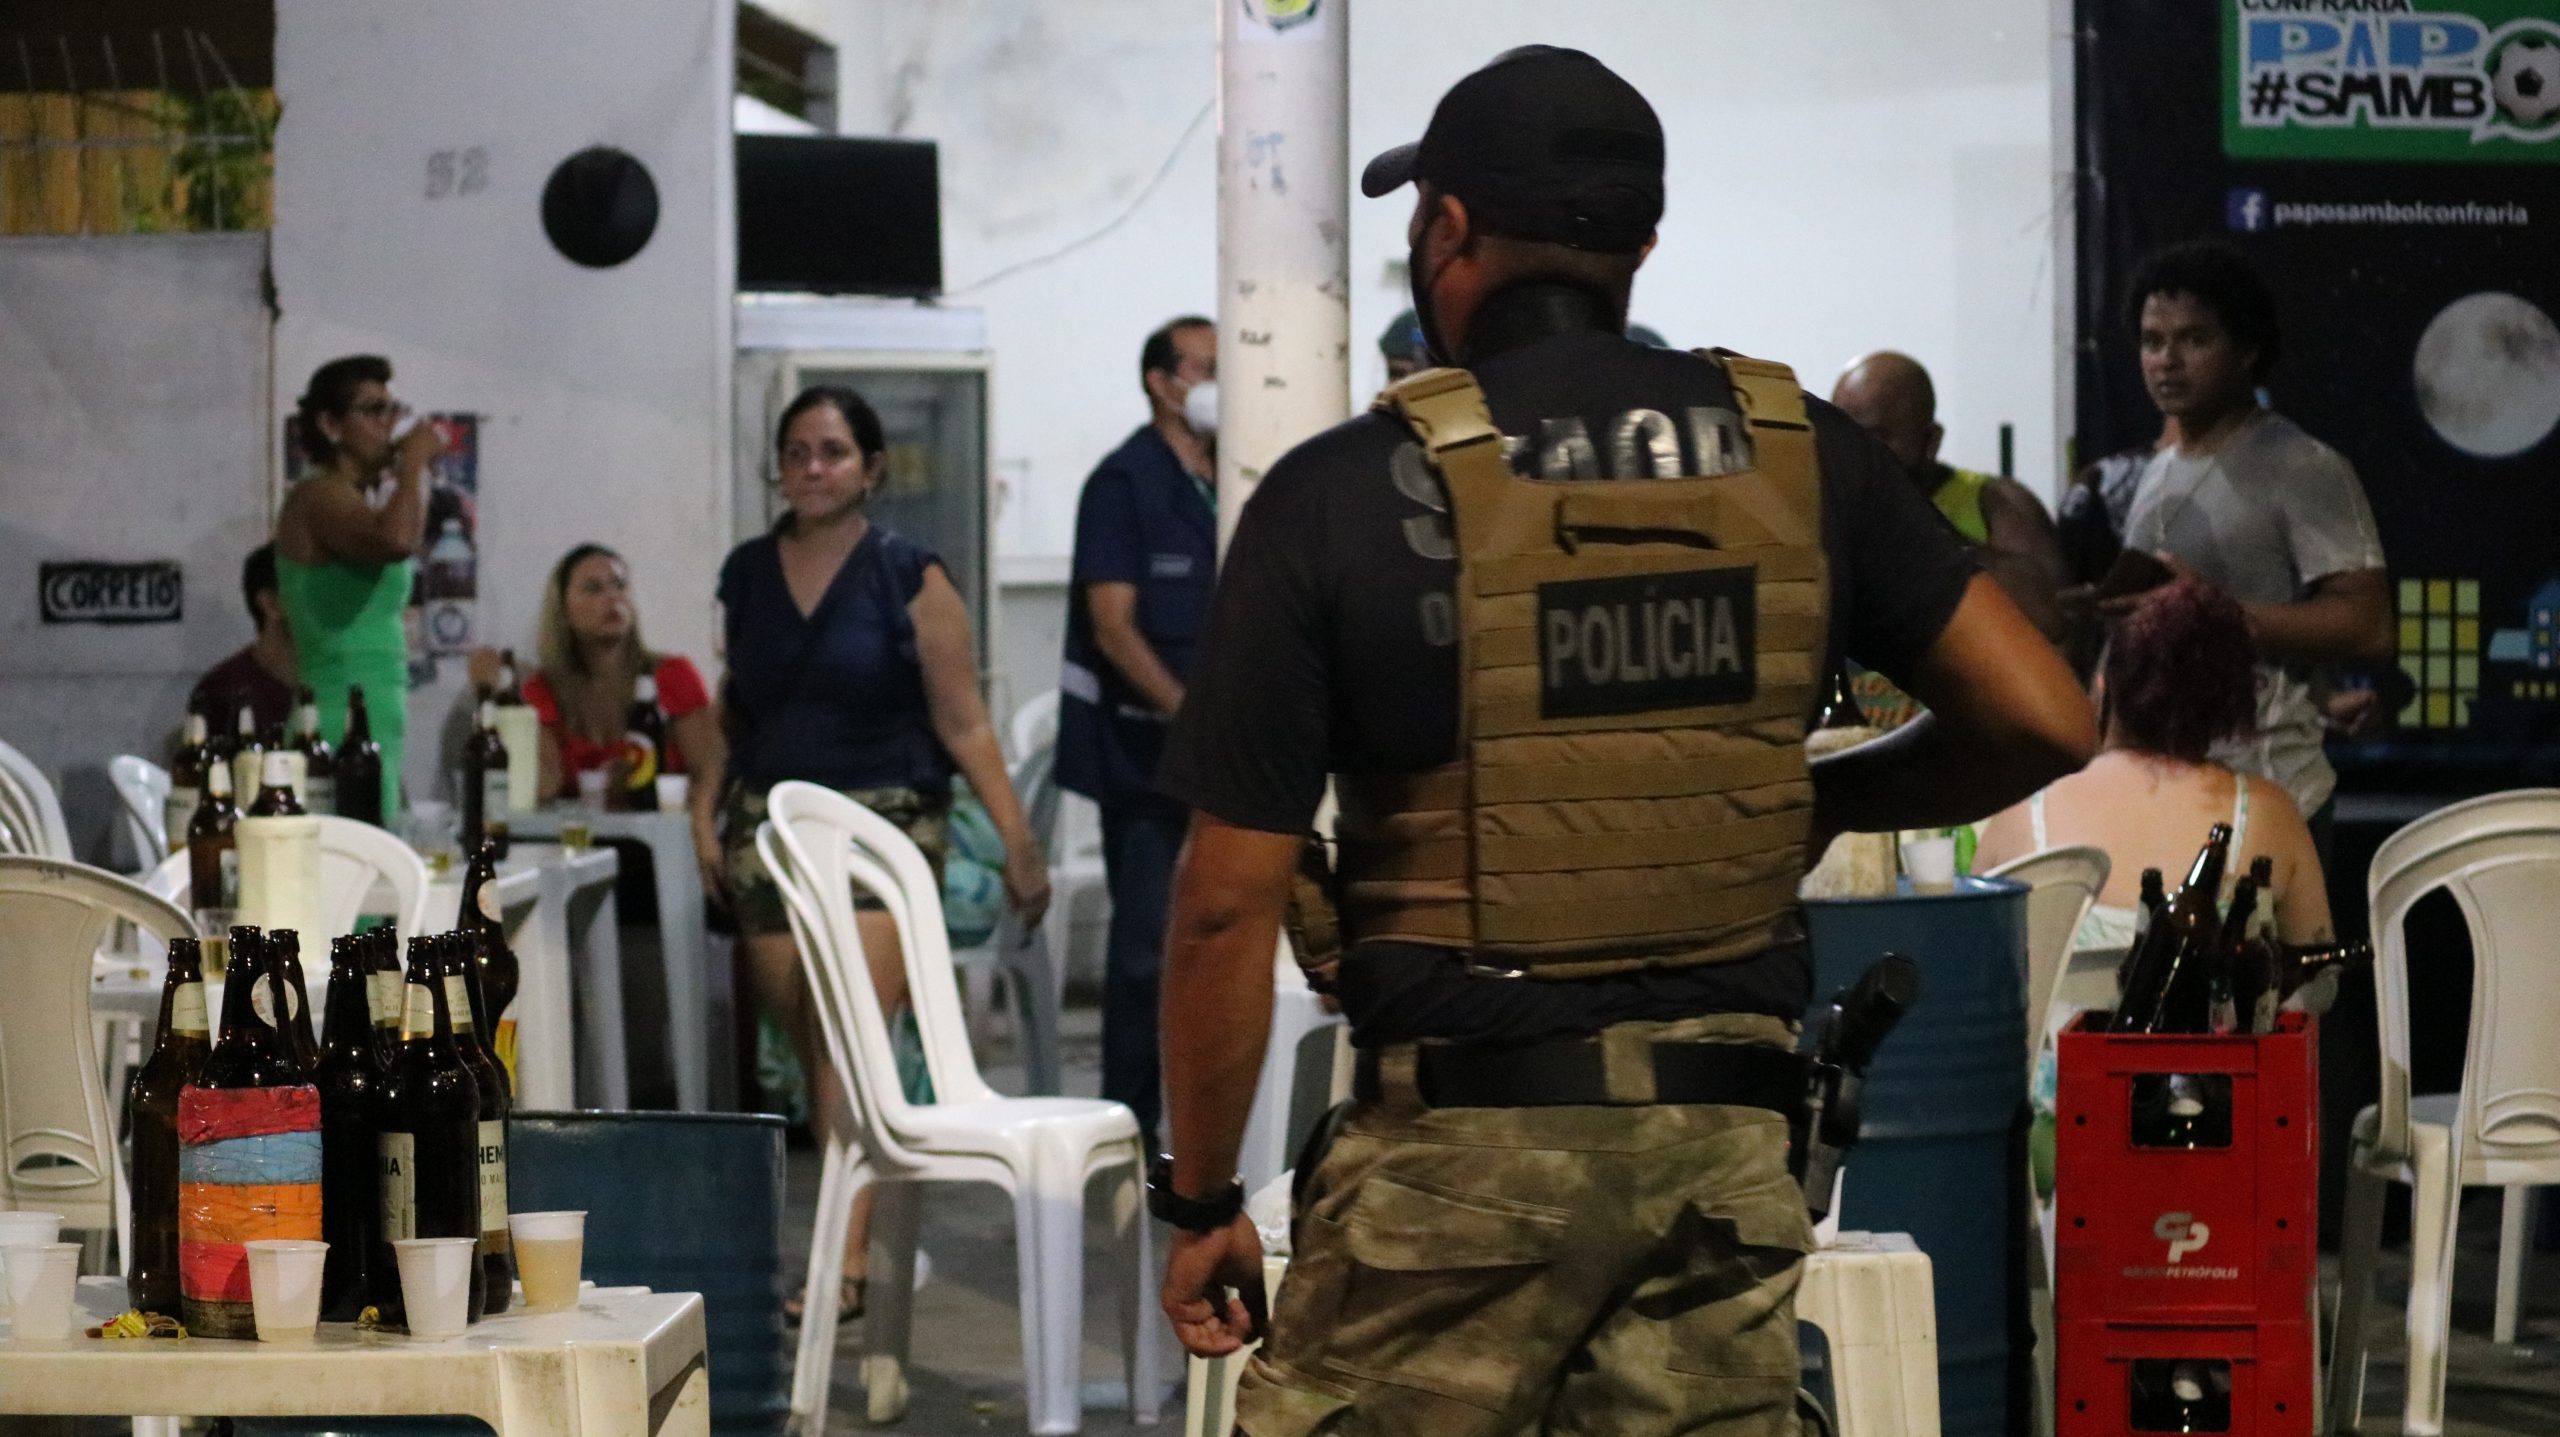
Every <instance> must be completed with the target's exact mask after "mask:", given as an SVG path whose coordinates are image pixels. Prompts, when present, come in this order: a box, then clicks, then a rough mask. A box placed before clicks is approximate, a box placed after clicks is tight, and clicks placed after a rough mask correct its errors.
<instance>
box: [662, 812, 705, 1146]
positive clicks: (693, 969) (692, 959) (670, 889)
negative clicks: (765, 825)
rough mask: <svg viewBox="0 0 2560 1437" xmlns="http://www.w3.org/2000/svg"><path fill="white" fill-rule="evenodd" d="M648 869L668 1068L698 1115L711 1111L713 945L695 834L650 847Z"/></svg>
mask: <svg viewBox="0 0 2560 1437" xmlns="http://www.w3.org/2000/svg"><path fill="white" fill-rule="evenodd" d="M649 866H650V868H651V869H652V870H653V873H652V877H653V879H654V881H655V882H656V884H657V890H658V945H659V946H658V951H659V953H660V955H661V959H662V961H663V962H664V963H665V965H666V979H667V1063H668V1065H669V1066H670V1067H671V1068H673V1069H674V1071H675V1075H676V1106H677V1107H678V1108H680V1109H682V1110H683V1111H685V1112H688V1113H699V1112H702V1111H704V1110H705V1109H707V1108H708V1107H709V1106H710V1089H709V1085H708V1081H707V1080H708V1078H709V1075H710V1071H711V1064H710V1047H709V1041H708V1040H709V1037H710V1033H711V1024H712V1017H713V1015H712V1013H711V1011H710V1008H709V1005H708V1003H707V1002H706V999H707V997H708V994H706V992H705V991H704V990H705V988H706V986H707V984H706V978H707V971H708V969H709V968H710V966H711V964H710V959H709V955H708V951H707V950H708V949H709V947H710V944H709V943H708V942H707V941H706V940H707V938H708V930H707V929H706V928H705V927H704V926H703V916H702V877H701V874H700V872H699V870H698V868H697V866H696V864H695V861H694V852H693V838H692V835H691V834H689V833H677V834H673V835H671V836H670V837H669V839H668V840H667V841H666V842H664V843H651V844H650V845H649Z"/></svg>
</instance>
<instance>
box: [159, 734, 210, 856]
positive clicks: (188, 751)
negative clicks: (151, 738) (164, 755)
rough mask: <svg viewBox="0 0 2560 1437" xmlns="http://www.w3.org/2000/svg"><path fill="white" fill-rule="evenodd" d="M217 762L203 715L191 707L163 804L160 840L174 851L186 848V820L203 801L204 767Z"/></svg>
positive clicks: (173, 757)
mask: <svg viewBox="0 0 2560 1437" xmlns="http://www.w3.org/2000/svg"><path fill="white" fill-rule="evenodd" d="M214 762H218V760H216V759H215V758H214V756H213V743H212V740H211V738H210V736H209V735H208V733H207V727H206V724H205V718H204V715H203V714H202V713H201V712H199V711H198V710H195V709H192V708H191V709H188V710H187V728H186V733H185V734H184V736H182V737H181V738H180V739H179V740H178V748H177V752H175V753H172V754H170V755H169V796H168V797H167V798H166V799H164V800H162V801H161V804H160V836H161V841H162V842H164V843H166V844H167V845H168V846H169V851H170V852H171V853H184V852H186V851H187V824H188V822H189V821H191V820H192V819H194V817H195V816H196V805H197V804H199V803H202V802H204V785H205V779H204V775H205V768H206V766H207V765H208V764H211V763H214Z"/></svg>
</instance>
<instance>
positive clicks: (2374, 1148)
mask: <svg viewBox="0 0 2560 1437" xmlns="http://www.w3.org/2000/svg"><path fill="white" fill-rule="evenodd" d="M2439 888H2442V889H2445V890H2447V891H2449V892H2450V893H2451V894H2452V895H2453V899H2454V902H2455V903H2456V904H2458V905H2459V906H2460V907H2461V910H2462V916H2463V920H2464V922H2465V924H2466V925H2467V926H2468V927H2469V929H2470V931H2471V950H2472V960H2471V973H2472V979H2471V1032H2470V1038H2469V1043H2468V1046H2467V1047H2466V1050H2465V1053H2464V1060H2463V1066H2462V1086H2461V1088H2460V1089H2459V1090H2458V1091H2456V1092H2452V1093H2440V1094H2429V1095H2427V1096H2424V1097H2413V1096H2412V1095H2411V1094H2410V1092H2409V973H2410V962H2409V958H2410V955H2409V937H2408V930H2407V923H2408V918H2409V910H2410V908H2411V906H2412V905H2414V904H2415V903H2416V902H2417V901H2418V900H2419V899H2420V898H2421V897H2424V896H2425V895H2426V894H2428V893H2430V892H2433V891H2434V890H2436V889H2439ZM2366 892H2367V893H2368V895H2369V896H2370V899H2371V912H2372V914H2373V932H2374V942H2375V947H2376V952H2375V958H2376V968H2375V987H2376V990H2377V996H2378V997H2379V999H2380V1008H2381V1020H2382V1021H2381V1025H2380V1026H2381V1037H2382V1095H2381V1096H2382V1101H2381V1102H2380V1103H2378V1104H2376V1105H2375V1106H2373V1107H2369V1108H2366V1109H2365V1110H2364V1111H2363V1112H2361V1113H2359V1114H2357V1115H2356V1124H2355V1132H2354V1137H2353V1139H2352V1147H2351V1150H2350V1155H2349V1166H2348V1174H2347V1211H2346V1229H2345V1234H2344V1236H2343V1238H2342V1240H2341V1242H2340V1244H2339V1254H2340V1259H2341V1282H2340V1287H2339V1294H2338V1320H2337V1324H2336V1334H2337V1337H2336V1342H2335V1344H2334V1355H2333V1357H2332V1358H2331V1360H2330V1364H2329V1398H2328V1412H2329V1418H2330V1421H2331V1422H2332V1423H2333V1424H2335V1428H2334V1430H2342V1431H2352V1430H2353V1429H2354V1428H2355V1426H2356V1424H2357V1422H2358V1421H2359V1420H2360V1419H2361V1417H2362V1416H2363V1408H2364V1369H2365V1327H2366V1321H2365V1309H2366V1305H2367V1304H2368V1303H2369V1302H2370V1301H2371V1300H2372V1297H2373V1268H2374V1261H2375V1256H2376V1253H2377V1251H2378V1249H2379V1248H2380V1247H2381V1245H2382V1197H2383V1185H2384V1184H2385V1183H2391V1182H2401V1183H2407V1184H2409V1185H2410V1187H2411V1188H2412V1190H2413V1198H2414V1214H2413V1217H2412V1220H2411V1222H2410V1225H2409V1234H2410V1236H2409V1247H2410V1253H2409V1312H2408V1332H2409V1369H2408V1399H2407V1404H2406V1407H2405V1409H2404V1411H2403V1414H2402V1418H2401V1422H2402V1430H2403V1431H2405V1432H2410V1433H2420V1434H2433V1433H2439V1432H2442V1431H2443V1430H2444V1387H2445V1345H2446V1339H2447V1336H2448V1334H2449V1330H2450V1327H2451V1324H2452V1309H2453V1258H2454V1240H2453V1239H2454V1221H2455V1215H2456V1212H2457V1210H2458V1208H2459V1206H2460V1199H2461V1195H2462V1193H2461V1190H2462V1189H2463V1188H2466V1187H2498V1188H2504V1189H2506V1211H2505V1222H2504V1224H2503V1227H2502V1230H2501V1232H2500V1235H2499V1243H2498V1305H2497V1318H2496V1323H2497V1328H2496V1331H2497V1340H2499V1341H2500V1342H2511V1341H2513V1340H2514V1338H2515V1320H2516V1307H2517V1300H2518V1296H2519V1291H2520V1288H2521V1286H2522V1280H2523V1275H2524V1257H2525V1252H2524V1249H2525V1245H2526V1244H2525V1235H2526V1231H2527V1229H2528V1227H2529V1225H2530V1218H2531V1215H2532V1188H2533V1187H2534V1186H2536V1185H2541V1184H2550V1183H2560V1045H2555V1044H2554V1043H2553V1042H2552V1041H2551V1028H2552V1024H2553V1022H2554V1020H2560V963H2554V962H2553V961H2552V960H2553V957H2554V955H2555V953H2556V952H2560V903H2555V901H2554V898H2553V895H2554V894H2560V789H2549V788H2540V789H2520V790H2517V791H2515V792H2511V793H2500V794H2491V795H2489V796H2488V797H2486V798H2475V799H2471V800H2469V801H2467V802H2463V803H2457V804H2454V805H2452V806H2451V807H2449V808H2443V809H2439V810H2437V811H2436V812H2434V813H2431V814H2428V815H2427V816H2426V817H2424V818H2421V819H2419V820H2418V821H2417V822H2415V823H2412V824H2410V825H2409V826H2408V827H2406V828H2403V829H2401V830H2400V831H2399V832H2398V833H2395V834H2393V835H2391V837H2390V838H2389V839H2388V840H2386V841H2385V842H2384V843H2383V845H2382V847H2381V849H2380V850H2379V851H2377V852H2376V853H2375V854H2374V857H2373V868H2372V871H2371V873H2370V874H2369V875H2368V876H2367V879H2366Z"/></svg>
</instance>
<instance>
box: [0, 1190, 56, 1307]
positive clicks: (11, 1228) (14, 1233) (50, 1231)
mask: <svg viewBox="0 0 2560 1437" xmlns="http://www.w3.org/2000/svg"><path fill="white" fill-rule="evenodd" d="M61 1240H62V1214H60V1213H58V1212H31V1211H28V1210H26V1209H23V1208H21V1209H17V1210H14V1211H10V1212H0V1247H25V1246H28V1245H29V1244H36V1245H42V1244H44V1243H48V1242H59V1241H61ZM8 1310H9V1284H8V1283H7V1282H6V1281H5V1280H0V1312H7V1311H8Z"/></svg>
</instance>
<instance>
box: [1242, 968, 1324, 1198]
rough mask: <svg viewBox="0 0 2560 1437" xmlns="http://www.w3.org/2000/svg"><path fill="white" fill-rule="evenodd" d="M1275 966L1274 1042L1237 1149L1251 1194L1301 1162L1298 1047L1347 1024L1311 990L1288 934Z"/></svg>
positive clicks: (1268, 1048) (1265, 1055)
mask: <svg viewBox="0 0 2560 1437" xmlns="http://www.w3.org/2000/svg"><path fill="white" fill-rule="evenodd" d="M1272 965H1273V972H1272V978H1271V1041H1270V1043H1269V1044H1268V1045H1267V1046H1266V1047H1264V1049H1263V1050H1262V1075H1261V1077H1260V1078H1259V1079H1258V1080H1257V1081H1256V1083H1255V1085H1254V1090H1253V1108H1252V1110H1251V1111H1250V1112H1249V1113H1248V1114H1247V1115H1246V1117H1245V1124H1244V1139H1243V1142H1242V1145H1241V1146H1239V1147H1238V1148H1237V1149H1236V1173H1237V1175H1238V1176H1239V1177H1241V1178H1242V1179H1243V1180H1244V1187H1245V1191H1247V1192H1253V1191H1256V1190H1258V1189H1259V1188H1261V1186H1262V1185H1263V1184H1264V1183H1267V1182H1269V1181H1271V1180H1272V1179H1273V1178H1275V1177H1277V1176H1279V1175H1280V1174H1282V1173H1284V1172H1287V1171H1288V1170H1289V1165H1290V1164H1291V1163H1292V1162H1294V1161H1296V1159H1297V1154H1296V1153H1295V1152H1293V1151H1291V1146H1292V1145H1291V1143H1290V1141H1289V1109H1290V1106H1291V1104H1292V1102H1293V1101H1294V1100H1295V1098H1296V1097H1297V1093H1298V1050H1299V1046H1300V1045H1301V1044H1302V1043H1304V1042H1305V1041H1306V1037H1307V1035H1308V1034H1309V1033H1313V1032H1315V1031H1317V1030H1318V1029H1320V1028H1336V1027H1340V1026H1341V1024H1342V1015H1341V1014H1339V1013H1334V1012H1329V1011H1327V1010H1326V1008H1325V1006H1324V1003H1323V1000H1321V999H1319V998H1318V997H1317V996H1316V994H1315V990H1313V989H1311V988H1309V987H1308V986H1307V975H1306V974H1305V973H1304V972H1303V971H1301V970H1300V969H1299V967H1298V960H1297V958H1296V957H1295V956H1294V955H1293V954H1292V953H1291V952H1290V951H1289V939H1288V936H1287V935H1286V934H1283V935H1281V938H1280V945H1279V951H1278V952H1277V953H1276V954H1275V955H1273V958H1272ZM1345 1086H1346V1087H1347V1085H1345ZM1337 1096H1340V1095H1339V1094H1337Z"/></svg>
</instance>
